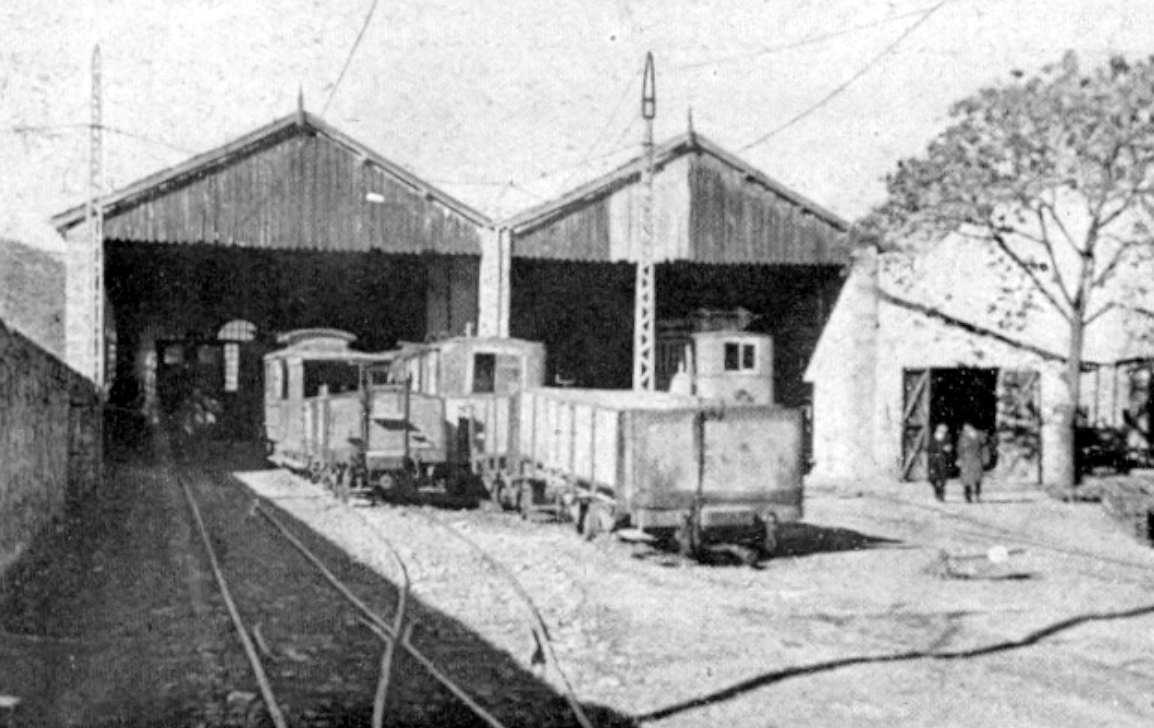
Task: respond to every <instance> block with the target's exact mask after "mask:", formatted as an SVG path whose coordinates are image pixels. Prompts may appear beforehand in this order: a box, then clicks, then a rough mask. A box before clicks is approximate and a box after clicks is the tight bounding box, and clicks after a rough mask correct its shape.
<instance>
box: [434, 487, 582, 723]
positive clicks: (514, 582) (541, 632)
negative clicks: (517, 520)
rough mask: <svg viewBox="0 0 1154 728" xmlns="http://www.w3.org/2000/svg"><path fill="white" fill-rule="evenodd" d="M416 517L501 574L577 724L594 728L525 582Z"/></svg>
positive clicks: (478, 548) (482, 552) (476, 546)
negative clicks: (524, 611) (527, 616)
mask: <svg viewBox="0 0 1154 728" xmlns="http://www.w3.org/2000/svg"><path fill="white" fill-rule="evenodd" d="M413 513H416V514H417V515H418V516H420V517H421V518H424V519H425V520H426V521H430V522H432V523H435V524H436V525H438V526H440V527H441V528H443V529H445V530H447V531H448V532H449V533H451V534H453V535H454V536H456V537H457V538H458V539H460V540H461V541H463V542H464V543H465V544H467V545H468V546H469V548H470V549H472V550H473V551H474V552H475V553H477V554H478V555H479V556H480V557H481V558H482V559H483V560H484V561H485V563H487V564H489V566H491V567H492V568H493V570H494V571H496V572H497V573H498V574H500V575H501V577H502V578H503V579H504V580H505V581H506V582H507V583H508V584H509V585H510V586H511V587H512V588H513V591H514V593H516V595H517V597H518V598H519V599H520V600H521V602H522V603H523V604H524V605H525V607H526V609H528V611H529V614H530V615H531V617H532V621H533V635H534V637H535V638H536V640H537V644H538V646H539V647H540V648H541V650H542V653H543V654H544V655H545V657H546V659H548V661H549V664H550V665H551V666H552V667H553V670H554V671H555V672H556V673H557V677H558V678H559V679H560V680H561V685H562V687H563V688H564V691H565V700H566V702H568V703H569V708H570V710H572V711H573V716H574V717H575V718H576V719H577V722H578V723H580V724H581V727H582V728H594V726H593V722H592V721H591V720H589V717H588V716H587V715H586V714H585V709H584V708H583V707H582V706H581V703H580V701H578V700H577V696H576V695H575V694H574V692H573V686H572V685H570V683H569V678H568V677H566V675H565V672H564V671H563V670H562V669H561V663H560V662H559V661H558V660H557V654H556V653H555V652H554V651H553V641H552V640H551V639H550V638H549V630H548V628H547V627H546V626H545V620H544V619H543V618H542V617H541V612H540V610H539V609H537V605H536V604H534V603H533V599H532V597H530V596H529V592H527V591H525V587H524V586H522V585H521V582H520V581H518V579H517V577H515V576H514V575H513V572H511V571H509V569H508V567H506V566H505V565H504V564H502V563H501V562H500V561H498V560H497V559H495V558H493V556H492V555H491V554H489V552H487V551H485V549H483V548H481V546H480V544H478V543H477V542H476V541H474V540H473V539H471V538H469V537H468V536H466V535H465V534H463V533H461V532H460V531H458V530H457V529H456V528H454V527H452V526H450V525H449V524H447V523H445V522H444V521H442V520H440V519H438V518H434V517H433V516H430V515H429V514H427V513H421V512H420V511H417V510H414V511H413Z"/></svg>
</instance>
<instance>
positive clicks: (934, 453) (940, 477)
mask: <svg viewBox="0 0 1154 728" xmlns="http://www.w3.org/2000/svg"><path fill="white" fill-rule="evenodd" d="M927 450H928V452H929V463H928V465H929V471H930V473H929V475H930V485H932V486H933V487H934V497H935V498H937V499H938V500H945V499H946V481H947V480H948V479H949V477H950V470H951V469H953V467H954V443H953V440H952V439H951V438H950V428H948V427H946V426H945V425H938V426H937V427H935V428H934V434H933V436H932V437H930V442H929V446H928V447H927Z"/></svg>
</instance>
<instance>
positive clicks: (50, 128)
mask: <svg viewBox="0 0 1154 728" xmlns="http://www.w3.org/2000/svg"><path fill="white" fill-rule="evenodd" d="M90 128H92V124H40V125H34V124H14V125H12V126H10V127H6V128H3V129H0V132H4V133H7V134H43V135H48V134H50V133H51V132H54V131H59V130H63V129H90ZM99 128H100V129H102V130H103V131H107V132H111V133H113V134H119V135H121V136H124V137H129V138H131V139H137V140H139V141H144V142H148V143H150V144H156V145H158V146H162V147H167V148H168V149H171V150H173V151H175V152H180V153H182V154H195V152H194V151H192V150H191V149H186V148H185V147H181V146H177V145H176V144H172V143H170V142H166V141H164V140H163V139H157V138H156V137H150V136H147V135H145V134H139V133H137V132H133V131H128V130H127V129H121V128H119V127H115V126H109V125H108V124H101V125H99Z"/></svg>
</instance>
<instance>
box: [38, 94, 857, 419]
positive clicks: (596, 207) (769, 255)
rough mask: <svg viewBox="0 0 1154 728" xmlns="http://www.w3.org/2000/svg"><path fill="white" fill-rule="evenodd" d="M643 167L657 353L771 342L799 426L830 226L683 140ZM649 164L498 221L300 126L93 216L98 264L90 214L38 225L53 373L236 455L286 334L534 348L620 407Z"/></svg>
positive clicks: (347, 143) (767, 184)
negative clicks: (59, 279)
mask: <svg viewBox="0 0 1154 728" xmlns="http://www.w3.org/2000/svg"><path fill="white" fill-rule="evenodd" d="M653 158H654V177H653V187H652V198H651V199H652V210H653V220H654V229H655V235H654V240H655V257H656V262H657V276H656V278H657V280H656V313H657V320H658V325H659V326H658V328H659V344H660V342H661V340H662V338H663V337H664V339H665V340H667V341H669V340H672V341H676V340H677V337H681V340H684V337H685V336H686V335H687V334H688V332H689V331H691V330H692V329H693V328H695V327H696V328H700V327H701V326H703V325H706V326H708V325H709V324H708V322H709V321H714V322H716V321H719V320H725V321H733V320H737V321H739V322H740V324H742V325H744V326H745V327H746V328H748V330H750V331H754V332H762V333H769V334H771V335H772V336H773V338H774V346H773V360H774V361H773V369H774V380H775V381H774V387H773V389H774V392H775V393H776V394H777V400H778V401H779V402H780V403H782V404H785V405H789V406H805V405H808V404H809V401H810V397H809V387H808V385H807V384H805V383H804V382H803V381H802V373H803V371H804V369H805V367H806V365H807V363H808V360H809V357H810V355H811V353H812V351H813V349H814V347H815V346H816V343H817V339H818V336H819V334H820V331H821V328H822V326H823V324H824V322H825V319H826V318H827V317H828V315H829V312H830V310H831V308H832V305H833V302H834V301H835V299H836V297H837V294H838V291H839V289H840V287H841V285H842V282H843V270H844V265H845V263H846V261H847V260H848V257H847V254H846V247H845V238H846V230H847V225H846V223H845V222H844V221H842V220H841V219H839V218H838V217H837V216H836V215H834V214H832V213H830V212H828V211H826V210H824V209H823V208H821V207H820V206H818V205H817V204H815V203H813V202H810V201H809V200H806V199H805V198H804V197H801V196H800V195H798V194H796V193H794V192H792V191H790V190H788V189H787V188H785V187H784V186H782V185H781V184H779V183H777V182H775V181H774V180H772V179H771V178H769V177H768V176H766V175H765V174H764V173H762V172H760V171H759V170H757V169H755V168H753V167H751V166H750V165H748V164H746V163H745V162H743V161H742V160H740V159H739V158H737V157H735V156H734V155H732V154H730V153H728V152H726V151H725V150H723V149H721V148H720V147H718V146H717V145H715V144H713V143H712V142H710V141H709V140H708V139H706V138H704V137H702V136H701V135H698V134H695V133H692V132H690V133H688V134H684V135H681V136H679V137H677V138H674V139H672V140H670V141H668V142H666V143H664V144H661V145H658V146H657V147H656V149H655V152H654V155H653ZM645 164H646V158H645V157H642V156H639V157H638V158H636V159H634V160H632V161H630V162H628V163H626V164H624V165H622V166H621V167H619V168H617V169H616V170H614V171H612V172H611V173H609V174H607V175H604V176H602V177H600V178H598V179H595V180H593V181H591V182H589V183H587V184H585V185H582V186H580V187H578V188H576V189H574V190H572V191H571V192H569V193H567V194H564V195H562V196H561V197H559V198H557V199H556V200H553V201H551V202H548V203H546V204H543V205H540V206H538V207H535V208H533V209H530V210H527V211H526V212H524V213H522V214H519V215H516V216H513V217H511V218H509V219H507V220H504V221H494V220H491V219H490V218H488V217H487V216H486V215H485V214H484V213H482V212H479V211H478V210H475V209H473V208H471V207H469V206H468V205H466V204H465V203H463V202H461V201H459V200H456V199H454V198H453V197H451V196H450V195H448V194H446V193H444V192H443V191H441V190H438V189H437V188H435V187H433V186H432V185H429V184H427V183H425V182H424V181H422V180H421V179H419V178H418V177H417V176H415V175H414V174H412V173H411V172H409V171H407V170H405V169H403V168H401V167H399V166H398V165H396V164H394V163H392V162H390V161H389V160H387V159H386V158H384V157H382V156H381V155H379V154H377V153H376V152H374V151H372V150H371V149H369V148H367V147H366V146H364V145H363V144H361V143H359V142H358V141H356V140H354V139H352V138H350V137H348V136H347V135H345V134H343V133H342V132H340V131H339V130H337V129H335V128H334V127H332V126H331V125H329V124H326V123H325V122H323V121H322V120H321V119H319V118H317V117H316V116H314V115H312V114H310V113H307V112H305V111H304V110H303V108H302V109H298V110H297V111H296V112H295V113H293V114H291V115H289V116H286V117H284V118H282V119H279V120H277V121H274V122H272V123H271V124H268V125H267V126H265V127H262V128H260V129H257V130H255V131H253V132H251V133H249V134H246V135H245V136H243V137H241V138H239V139H236V140H235V141H233V142H230V143H228V144H226V145H224V146H222V147H220V148H217V149H215V150H212V151H209V152H207V153H204V154H201V155H198V156H196V157H193V158H192V159H189V160H188V161H187V162H185V163H183V164H181V165H178V166H176V167H173V168H170V169H167V170H164V171H161V172H158V173H156V174H154V175H151V176H149V177H147V178H144V179H141V180H139V181H138V182H135V183H133V184H130V185H128V186H127V187H125V188H123V189H121V190H119V191H117V192H115V193H113V194H111V195H109V196H108V197H106V198H104V199H103V200H102V201H101V204H102V209H103V235H102V236H101V240H102V250H101V251H94V250H93V247H92V245H91V244H90V240H91V239H92V238H93V237H94V236H92V235H91V234H90V231H89V225H91V224H92V221H91V219H90V217H89V215H88V211H87V209H86V206H83V205H82V206H77V207H75V208H73V209H70V210H67V211H65V212H63V213H61V214H59V215H57V216H56V217H55V218H54V219H53V223H54V225H55V226H56V228H57V229H58V230H59V231H60V232H61V233H62V234H63V235H64V236H65V237H66V239H67V241H68V255H69V261H68V262H69V271H70V273H69V284H68V288H69V290H68V312H67V314H68V315H67V340H68V358H69V361H70V363H72V364H73V366H74V367H76V368H77V369H79V370H80V371H95V368H96V362H97V360H98V358H99V356H98V353H99V352H100V351H104V352H105V354H104V357H105V358H106V360H107V361H106V363H105V365H104V368H103V372H102V376H103V377H104V379H105V382H106V383H107V387H108V388H109V391H110V398H111V404H112V405H113V406H115V407H122V408H127V409H132V410H137V411H140V412H141V413H143V414H145V415H146V416H147V417H149V418H150V419H152V420H153V421H157V419H158V418H159V416H160V415H161V414H162V413H164V412H168V413H173V412H176V411H180V410H182V409H184V410H188V411H187V412H186V414H188V416H189V417H191V418H192V419H193V420H195V421H196V422H198V423H201V424H205V425H211V426H212V428H213V429H214V430H215V431H216V432H217V433H218V434H219V435H222V436H226V437H236V438H248V437H256V436H258V433H259V432H260V425H261V423H260V406H259V403H260V400H261V397H262V396H263V382H262V381H261V379H262V377H263V374H262V371H261V368H260V366H259V362H260V360H261V357H262V356H263V354H264V353H266V352H267V351H268V350H269V348H270V347H272V346H274V342H275V339H276V335H277V334H278V333H283V332H285V331H290V330H294V329H303V328H336V329H341V330H346V331H349V332H352V333H354V334H355V335H356V336H357V337H358V341H357V346H358V348H361V349H364V350H380V349H384V348H388V347H392V346H394V345H396V344H397V343H398V342H401V341H422V340H430V339H436V338H442V337H444V336H447V335H462V334H466V333H469V332H476V333H478V334H480V335H485V336H515V337H519V338H525V339H531V340H536V341H541V342H543V343H544V344H545V345H546V347H547V351H548V361H547V364H546V367H547V371H546V377H547V378H546V381H547V382H549V383H575V384H578V385H579V386H585V387H605V388H627V387H629V386H630V385H631V370H632V342H633V338H632V337H633V322H634V314H633V308H634V281H635V268H636V266H635V263H636V261H637V259H638V250H639V227H640V219H641V215H640V212H639V209H640V207H639V206H640V204H641V201H642V196H643V195H645V194H646V193H647V187H646V186H645V185H644V184H642V176H643V175H642V172H643V165H645ZM94 253H95V254H94ZM99 276H103V283H102V284H98V277H99ZM100 285H103V288H104V290H105V292H106V296H105V306H104V309H103V310H104V314H103V316H100V314H99V313H98V311H97V307H96V306H95V305H94V304H95V302H96V300H98V299H97V298H96V295H95V291H96V290H98V289H99V287H100ZM735 311H736V312H738V313H737V318H736V319H734V318H733V312H735ZM718 313H723V314H724V315H722V316H721V317H717V316H716V314H718ZM99 319H102V320H103V321H104V334H103V339H104V341H103V345H101V344H99V343H98V342H97V339H98V338H100V337H97V336H96V330H97V328H98V325H97V321H98V320H99ZM703 321H704V322H706V323H705V324H703V323H702V322H703ZM661 354H662V350H661V348H660V346H659V347H658V355H659V358H660V356H661ZM657 371H658V375H659V383H660V384H662V385H664V384H667V382H668V379H669V375H670V374H671V371H670V370H669V367H668V366H667V367H666V368H665V370H664V371H663V370H662V366H661V362H660V361H659V362H658V369H657ZM662 377H664V380H662Z"/></svg>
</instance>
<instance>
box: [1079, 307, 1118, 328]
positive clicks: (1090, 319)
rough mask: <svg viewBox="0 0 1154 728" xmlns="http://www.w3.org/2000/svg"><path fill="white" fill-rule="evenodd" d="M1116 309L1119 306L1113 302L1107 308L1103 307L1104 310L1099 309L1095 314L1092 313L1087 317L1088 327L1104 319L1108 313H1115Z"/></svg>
mask: <svg viewBox="0 0 1154 728" xmlns="http://www.w3.org/2000/svg"><path fill="white" fill-rule="evenodd" d="M1116 308H1118V304H1116V303H1113V302H1111V303H1107V304H1106V305H1105V306H1103V307H1102V308H1100V309H1098V310H1097V311H1095V312H1094V313H1092V314H1090V315H1089V316H1087V317H1086V327H1087V328H1089V326H1090V324H1092V323H1094V322H1095V321H1097V320H1098V319H1100V318H1102V317H1103V316H1105V315H1106V314H1107V313H1109V312H1110V311H1113V310H1114V309H1116Z"/></svg>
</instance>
